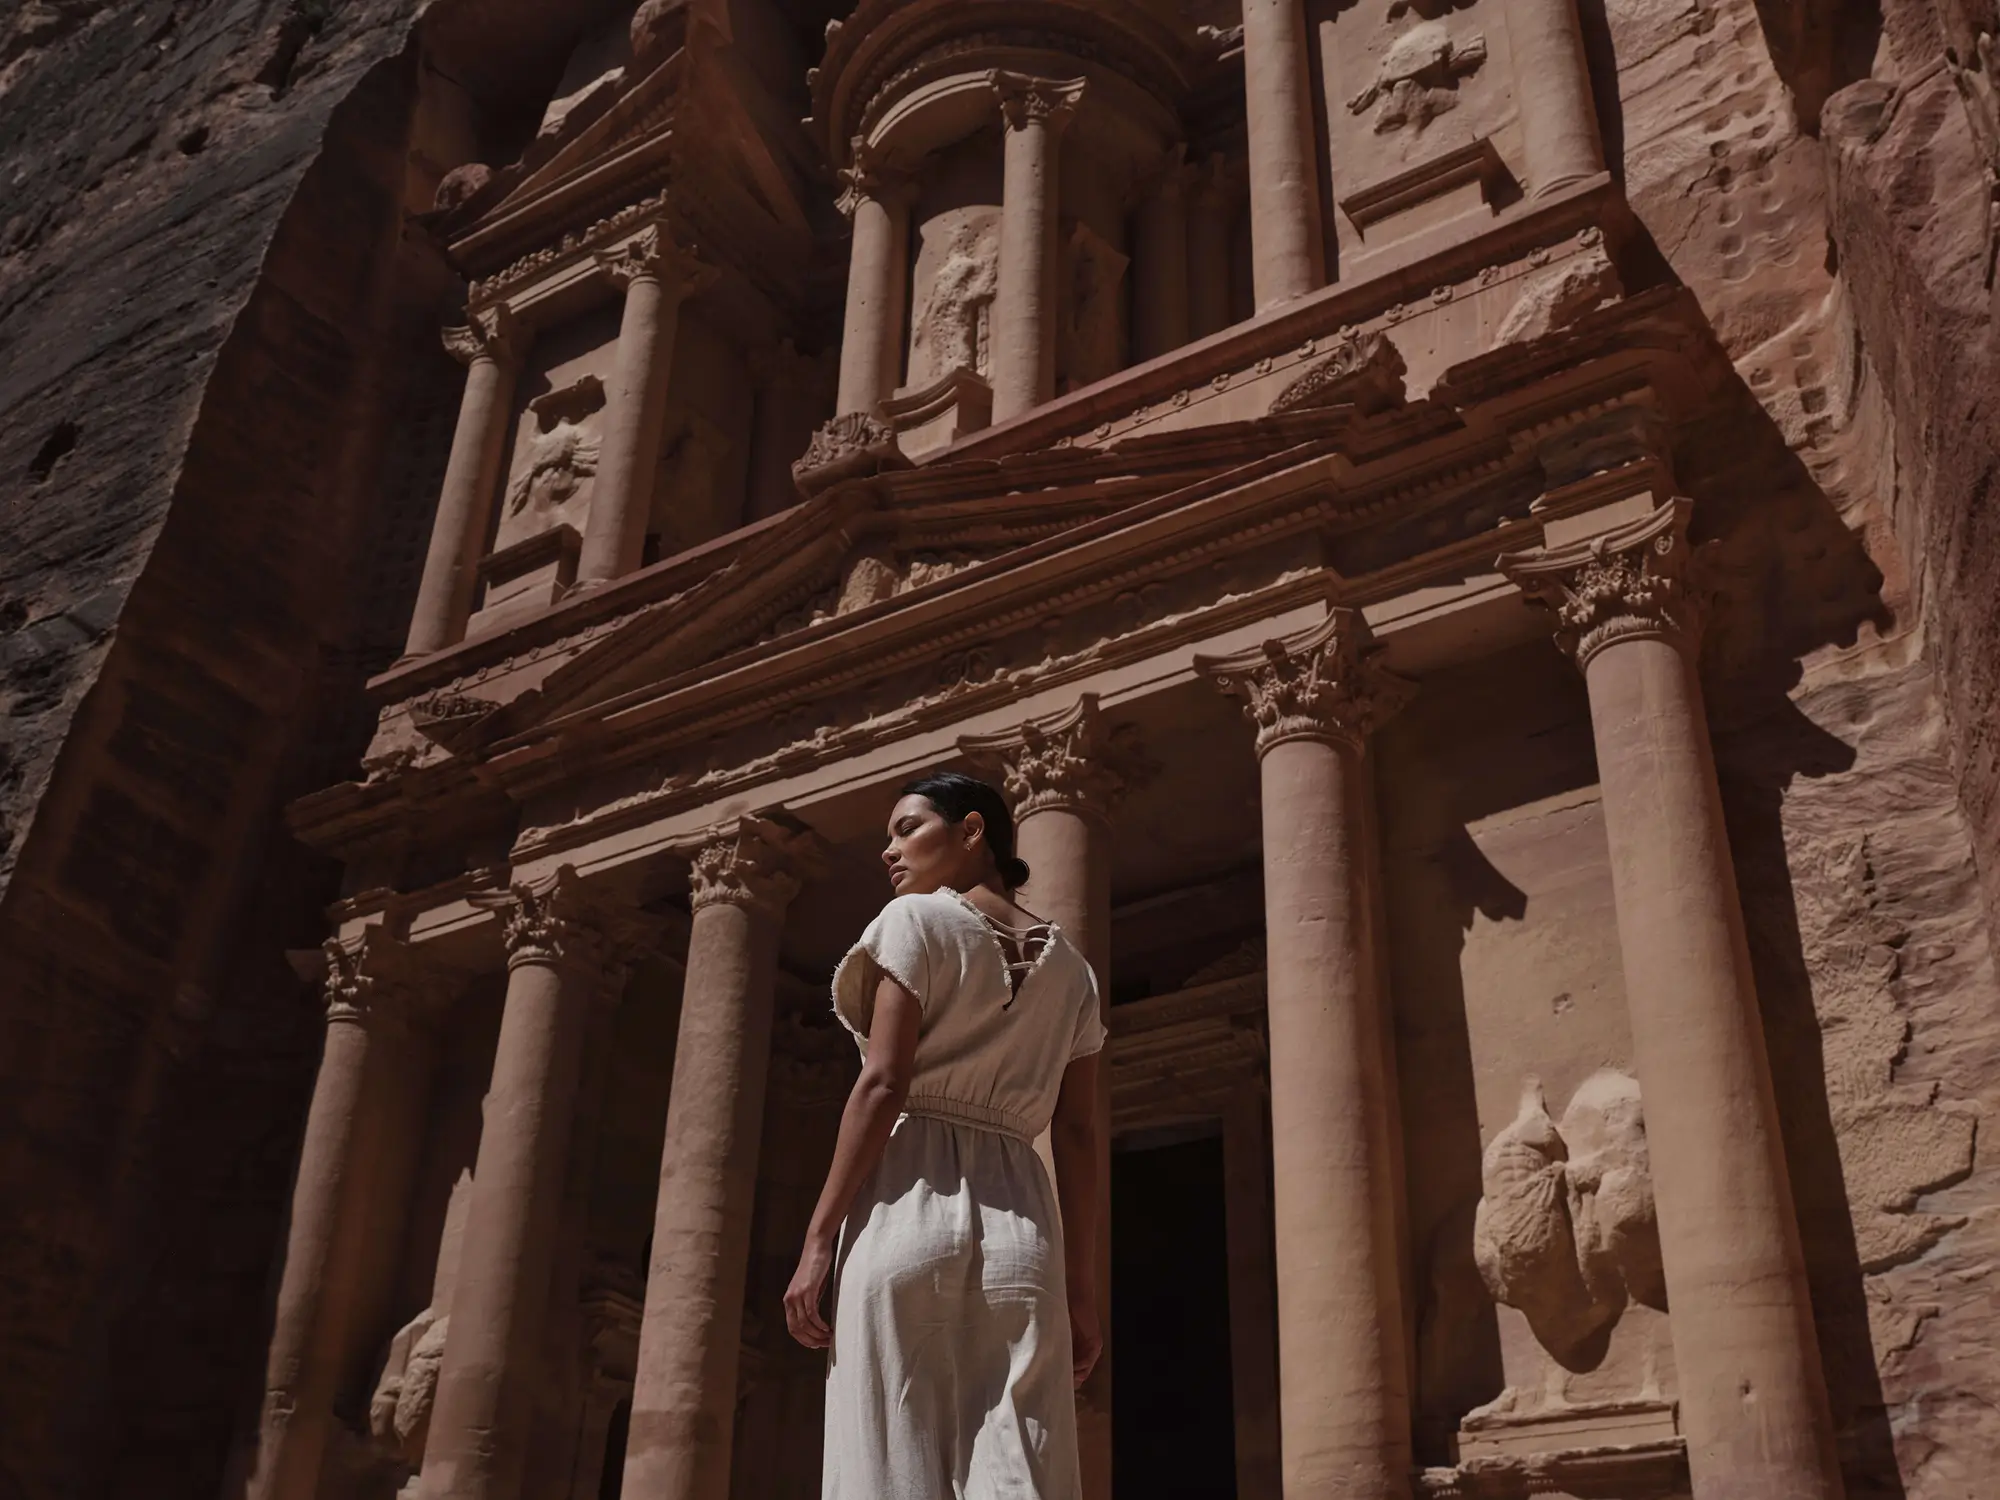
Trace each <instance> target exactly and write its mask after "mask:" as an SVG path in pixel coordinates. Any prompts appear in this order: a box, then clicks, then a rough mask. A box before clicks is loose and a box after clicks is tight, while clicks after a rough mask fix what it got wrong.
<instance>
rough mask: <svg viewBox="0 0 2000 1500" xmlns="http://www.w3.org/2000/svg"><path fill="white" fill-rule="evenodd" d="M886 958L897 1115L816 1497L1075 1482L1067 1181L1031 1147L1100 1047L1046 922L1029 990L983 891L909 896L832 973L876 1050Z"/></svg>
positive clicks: (840, 1332) (853, 1024)
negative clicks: (898, 1070) (1012, 974)
mask: <svg viewBox="0 0 2000 1500" xmlns="http://www.w3.org/2000/svg"><path fill="white" fill-rule="evenodd" d="M884 974H887V975H889V976H891V977H892V978H894V979H895V980H897V981H898V982H899V983H900V984H901V985H902V986H903V987H904V988H905V989H907V990H909V991H910V993H911V994H913V995H915V996H916V997H917V1000H918V1001H919V1002H920V1004H921V1005H922V1007H923V1019H922V1021H921V1023H920V1025H919V1029H918V1032H917V1054H916V1066H915V1073H914V1075H913V1077H912V1080H911V1084H910V1093H909V1097H908V1099H907V1101H906V1103H905V1106H904V1113H903V1114H902V1115H901V1116H900V1117H899V1118H898V1119H897V1121H896V1126H895V1130H894V1132H893V1133H892V1134H891V1135H890V1137H889V1143H888V1145H887V1147H886V1148H885V1149H884V1151H883V1153H882V1161H881V1164H880V1165H879V1166H877V1168H876V1169H875V1173H874V1175H873V1176H872V1177H871V1178H870V1179H869V1180H868V1181H867V1183H865V1184H864V1185H863V1187H862V1189H861V1191H860V1193H859V1194H858V1195H857V1196H856V1198H855V1201H854V1206H853V1207H852V1208H851V1209H849V1210H848V1214H847V1221H846V1223H845V1225H844V1226H843V1227H842V1230H841V1244H840V1252H839V1256H838V1259H837V1260H836V1263H835V1270H834V1277H835V1281H834V1303H833V1306H834V1311H833V1348H832V1351H831V1355H830V1358H829V1361H828V1366H827V1381H826V1459H825V1467H824V1469H823V1471H822V1481H821V1494H822V1496H823V1497H824V1500H1077V1497H1078V1495H1079V1490H1080V1483H1079V1480H1078V1476H1077V1455H1076V1405H1075V1396H1074V1394H1073V1392H1072V1388H1071V1384H1070V1365H1071V1357H1070V1336H1069V1307H1068V1302H1067V1299H1066V1297H1065V1295H1064V1290H1063V1248H1062V1227H1061V1223H1060V1221H1059V1220H1058V1218H1057V1214H1056V1196H1055V1189H1054V1187H1053V1185H1052V1184H1051V1183H1050V1181H1049V1175H1048V1173H1047V1172H1046V1171H1045V1170H1044V1169H1043V1167H1042V1162H1041V1158H1040V1157H1038V1156H1037V1155H1036V1154H1035V1151H1034V1147H1033V1142H1034V1139H1035V1137H1036V1136H1038V1135H1040V1134H1041V1132H1042V1131H1043V1130H1045V1129H1047V1128H1048V1124H1049V1120H1050V1118H1051V1116H1052V1115H1053V1114H1054V1112H1055V1105H1056V1095H1057V1093H1058V1091H1059V1090H1060V1088H1061V1085H1062V1075H1063V1070H1064V1069H1065V1068H1067V1067H1068V1066H1069V1064H1070V1062H1071V1061H1072V1060H1074V1059H1076V1058H1079V1057H1086V1056H1088V1055H1089V1054H1091V1053H1092V1052H1095V1051H1097V1050H1098V1049H1099V1048H1101V1047H1102V1046H1103V1045H1104V1023H1103V1022H1102V1021H1100V1020H1099V1019H1098V1014H1097V982H1096V979H1095V977H1094V976H1093V975H1092V974H1091V971H1090V965H1089V964H1088V963H1086V962H1085V961H1084V958H1083V955H1082V954H1080V953H1078V952H1077V950H1076V949H1075V948H1074V947H1072V946H1071V945H1070V943H1069V942H1068V941H1067V940H1066V939H1065V938H1064V937H1063V936H1062V934H1061V933H1060V932H1059V931H1057V930H1055V928H1054V927H1053V925H1051V926H1050V928H1049V936H1048V940H1047V941H1046V942H1044V943H1042V944H1041V946H1040V952H1039V953H1038V954H1036V955H1035V961H1034V963H1033V966H1032V967H1031V968H1030V969H1029V970H1028V971H1027V973H1026V976H1025V977H1024V978H1023V979H1022V981H1021V985H1020V989H1019V990H1018V992H1016V991H1014V990H1012V989H1011V988H1010V985H1009V981H1008V976H1007V954H1006V952H1005V950H1004V949H1003V948H1002V946H1001V944H1000V941H999V939H998V938H997V936H996V935H995V934H994V932H993V931H992V929H990V928H989V927H988V926H987V925H986V919H985V918H984V917H983V916H981V915H980V913H979V911H978V908H976V907H974V906H973V905H972V904H971V902H969V901H967V900H966V899H965V898H964V897H962V896H960V895H958V894H957V893H956V892H954V891H950V890H943V891H937V892H933V893H930V894H926V895H921V896H898V897H897V898H896V899H895V900H893V901H891V902H890V903H889V904H888V906H887V907H885V908H884V909H883V911H882V914H881V915H880V916H878V917H877V918H876V919H875V920H874V921H873V922H871V923H870V924H869V926H868V930H867V931H866V932H865V933H863V934H862V937H861V941H860V942H859V943H857V944H856V945H855V946H854V948H853V950H852V951H850V952H849V953H848V955H847V957H846V958H844V959H842V960H841V964H840V967H839V969H838V970H837V971H836V972H835V974H834V977H833V1005H834V1012H835V1014H836V1015H838V1016H839V1017H840V1019H841V1021H842V1022H843V1023H844V1024H845V1025H846V1026H847V1027H848V1029H849V1030H851V1031H852V1032H854V1034H855V1036H856V1038H857V1040H859V1041H860V1042H861V1043H862V1051H863V1053H864V1055H865V1054H866V1051H867V1045H866V1042H867V1035H868V1027H869V1023H870V1022H871V1021H872V1019H873V1015H874V1005H875V988H876V985H877V984H878V983H879V982H880V980H881V978H882V976H883V975H884Z"/></svg>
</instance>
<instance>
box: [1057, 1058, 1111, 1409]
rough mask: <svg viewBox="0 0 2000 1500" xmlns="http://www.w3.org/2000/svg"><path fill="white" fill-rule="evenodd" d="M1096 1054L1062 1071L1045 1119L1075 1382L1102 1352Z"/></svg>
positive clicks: (1086, 1375) (1080, 1379)
mask: <svg viewBox="0 0 2000 1500" xmlns="http://www.w3.org/2000/svg"><path fill="white" fill-rule="evenodd" d="M1097 1057H1098V1054H1096V1053H1092V1054H1091V1055H1090V1056H1088V1057H1079V1058H1078V1059H1077V1060H1076V1061H1075V1062H1073V1063H1071V1064H1070V1065H1069V1067H1068V1068H1066V1069H1065V1070H1064V1071H1063V1080H1062V1092H1061V1093H1060V1094H1058V1095H1057V1096H1056V1113H1055V1119H1054V1120H1052V1121H1051V1122H1050V1124H1049V1150H1050V1154H1052V1155H1053V1156H1054V1157H1055V1161H1056V1202H1057V1203H1058V1204H1059V1205H1060V1206H1061V1209H1062V1225H1063V1278H1064V1283H1065V1285H1066V1286H1067V1288H1068V1293H1069V1333H1070V1353H1071V1357H1072V1362H1073V1369H1072V1371H1071V1373H1072V1375H1073V1377H1074V1378H1075V1381H1076V1383H1077V1384H1078V1385H1082V1384H1083V1382H1084V1381H1085V1380H1086V1379H1087V1378H1088V1377H1089V1375H1090V1372H1091V1369H1092V1368H1093V1367H1094V1366H1095V1365H1096V1364H1097V1357H1098V1355H1100V1354H1101V1353H1103V1351H1104V1334H1103V1330H1102V1329H1101V1328H1100V1327H1099V1325H1098V1320H1097V1188H1098V1183H1097Z"/></svg>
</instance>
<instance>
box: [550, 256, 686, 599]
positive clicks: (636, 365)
mask: <svg viewBox="0 0 2000 1500" xmlns="http://www.w3.org/2000/svg"><path fill="white" fill-rule="evenodd" d="M598 264H599V265H600V266H602V267H603V269H604V273H605V274H606V275H607V276H609V277H610V278H611V280H612V281H613V282H615V283H616V284H617V285H618V286H620V287H622V288H623V289H624V292H625V310H624V315H623V317H622V318H621V319H620V320H619V324H618V353H617V358H616V361H615V363H614V364H613V366H612V371H611V380H610V383H609V385H608V386H607V388H606V390H605V393H604V442H603V446H602V448H601V450H600V452H599V456H598V461H597V483H596V487H595V488H594V489H593V490H592V491H591V499H590V519H589V520H588V521H587V522H586V523H585V526H584V533H583V551H582V554H581V555H580V556H579V557H578V559H577V565H576V580H577V583H578V585H579V586H580V587H584V588H593V587H600V586H602V585H604V584H606V583H609V582H611V581H612V580H613V579H615V578H623V577H624V576H625V575H626V574H627V573H630V572H632V571H633V570H634V569H636V568H637V567H638V566H639V559H640V558H641V557H642V556H643V555H644V553H645V548H646V520H647V518H648V516H649V515H650V514H651V511H652V506H653V479H654V476H655V473H656V472H657V470H658V469H659V466H660V429H661V427H662V425H663V424H664V423H665V421H666V409H667V382H668V380H669V378H670V377H671V376H672V374H673V369H674V334H675V332H676V330H677V327H678V325H679V321H680V308H681V302H682V300H683V299H684V298H686V297H687V295H688V294H689V293H690V292H692V291H694V290H695V289H696V288H697V287H698V286H699V285H700V284H701V282H702V281H703V280H704V279H706V277H707V276H708V274H709V273H708V271H707V268H705V267H703V266H702V265H701V263H700V262H699V261H697V260H695V258H694V257H693V256H691V255H689V254H688V253H687V252H686V251H684V250H682V249H681V248H680V247H679V246H678V245H676V244H675V243H674V241H673V236H672V235H671V234H670V233H668V231H667V230H666V229H665V228H664V227H662V226H660V225H652V226H650V227H648V228H646V229H644V230H641V231H640V232H639V234H638V235H636V236H635V237H633V238H632V239H630V240H628V241H626V242H625V243H624V244H623V245H620V246H619V247H618V248H617V249H616V250H607V251H604V252H601V253H600V254H599V256H598Z"/></svg>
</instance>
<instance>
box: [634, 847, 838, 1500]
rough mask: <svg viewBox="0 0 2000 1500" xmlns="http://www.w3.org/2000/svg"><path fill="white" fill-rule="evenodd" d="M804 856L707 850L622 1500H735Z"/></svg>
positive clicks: (700, 861) (700, 863)
mask: <svg viewBox="0 0 2000 1500" xmlns="http://www.w3.org/2000/svg"><path fill="white" fill-rule="evenodd" d="M799 843H800V841H799V840H798V839H797V838H794V837H791V836H788V835H786V834H785V833H784V832H783V831H782V830H779V829H777V828H775V827H773V826H772V825H769V824H763V823H759V822H756V821H753V820H748V819H746V820H744V821H743V822H742V823H741V824H739V825H737V826H736V827H735V828H732V829H730V830H728V831H726V832H723V833H721V834H720V835H718V836H717V837H716V838H714V839H713V840H711V841H710V842H708V843H706V844H704V845H703V846H702V847H701V849H700V850H699V851H698V852H697V853H696V855H695V859H694V872H693V877H694V878H693V903H692V904H693V907H694V925H693V930H692V932H691V933H690V936H689V940H688V964H687V984H686V988H685V991H684V993H683V996H682V1000H681V1022H680V1035H679V1040H678V1041H677V1042H676V1044H675V1048H674V1080H673V1092H672V1094H671V1095H670V1096H669V1102H668V1106H667V1133H666V1142H665V1145H664V1147H663V1148H662V1150H661V1153H660V1191H659V1197H658V1199H657V1200H656V1203H655V1206H654V1214H653V1255H652V1264H651V1266H650V1267H649V1269H648V1272H647V1276H646V1307H645V1313H644V1317H643V1320H642V1321H641V1323H640V1327H639V1355H638V1369H637V1374H636V1377H635V1379H634V1383H633V1388H632V1420H631V1427H630V1430H629V1435H628V1436H627V1438H626V1443H625V1477H624V1485H623V1489H622V1491H621V1493H622V1494H624V1495H625V1496H626V1497H628V1500H728V1496H729V1459H730V1443H731V1438H732V1434H733V1431H734V1426H735V1417H736V1377H737V1364H738V1359H739V1354H740V1347H741V1341H742V1332H743V1289H744V1282H745V1278H746V1277H747V1275H748V1269H749V1267H748V1262H749V1255H750V1218H751V1210H752V1208H753V1206H754V1200H755V1197H756V1186H757V1153H758V1147H759V1144H760V1138H761V1136H762V1133H763V1124H764V1092H765V1083H766V1080H767V1077H768V1074H769V1066H770V1052H771V1007H772V997H773V994H774V990H775V986H776V982H777V967H778V932H779V928H780V926H781V924H782V921H783V917H784V910H785V907H786V905H787V904H788V903H789V902H790V900H791V898H792V897H793V896H794V895H795V894H797V892H798V889H799V880H798V875H797V873H796V858H795V856H796V853H797V852H798V846H799Z"/></svg>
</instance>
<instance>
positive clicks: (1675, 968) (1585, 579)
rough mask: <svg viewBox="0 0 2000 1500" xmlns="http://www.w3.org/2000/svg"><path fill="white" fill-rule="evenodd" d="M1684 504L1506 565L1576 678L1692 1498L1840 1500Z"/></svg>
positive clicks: (1512, 557) (1514, 557)
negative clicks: (1712, 733) (1613, 915)
mask: <svg viewBox="0 0 2000 1500" xmlns="http://www.w3.org/2000/svg"><path fill="white" fill-rule="evenodd" d="M1690 509H1691V507H1690V505H1689V503H1688V502H1687V501H1685V500H1674V501H1669V502H1668V503H1667V504H1665V505H1662V506H1661V507H1660V508H1659V509H1658V510H1657V511H1655V512H1654V514H1653V516H1652V517H1651V518H1649V519H1647V520H1644V521H1641V522H1638V523H1634V524H1632V525H1628V526H1625V527H1621V528H1619V529H1618V530H1616V531H1614V532H1611V533H1608V534H1607V535H1606V536H1604V537H1600V538H1597V539H1596V540H1595V541H1594V542H1587V543H1579V544H1577V545H1575V546H1572V547H1568V548H1559V549H1553V550H1548V551H1543V552H1540V553H1516V554H1512V555H1510V556H1508V557H1506V558H1503V559H1501V566H1502V568H1503V570H1504V571H1506V572H1507V573H1508V575H1509V576H1510V577H1513V578H1514V579H1515V580H1516V581H1517V582H1519V583H1520V584H1521V586H1522V587H1523V588H1524V589H1526V590H1527V591H1529V593H1530V594H1531V595H1533V596H1535V597H1539V598H1541V599H1543V600H1544V601H1546V602H1548V603H1550V604H1551V605H1553V607H1554V608H1555V609H1556V611H1557V615H1558V620H1559V625H1560V634H1561V639H1562V641H1563V644H1564V645H1565V646H1566V647H1568V648H1569V649H1570V650H1571V651H1572V652H1573V653H1574V654H1575V656H1576V657H1577V659H1578V662H1579V663H1580V665H1581V666H1582V668H1583V673H1584V682H1585V685H1586V687H1587V689H1588V691H1589V695H1590V719H1591V730H1592V734H1593V737H1594V738H1595V740H1596V743H1597V771H1598V780H1599V784H1600V786H1601V789H1602V792H1603V797H1604V831H1605V837H1606V839H1607V841H1608V842H1609V844H1610V847H1611V887H1612V896H1613V899H1614V902H1615V904H1616V908H1617V914H1618V939H1619V945H1620V947H1621V949H1622V950H1623V957H1624V972H1625V1000H1626V1005H1627V1006H1628V1008H1629V1009H1630V1012H1631V1022H1632V1053H1633V1062H1634V1065H1635V1068H1636V1070H1637V1072H1638V1076H1639V1086H1640V1091H1641V1093H1642V1095H1643V1096H1644V1098H1645V1107H1646V1144H1647V1150H1648V1153H1649V1155H1650V1158H1651V1163H1652V1174H1653V1193H1654V1198H1655V1201H1656V1202H1657V1204H1658V1211H1659V1223H1660V1257H1661V1263H1662V1267H1663V1269H1664V1272H1665V1276H1666V1286H1667V1300H1668V1305H1669V1306H1670V1307H1671V1308H1672V1318H1673V1335H1674V1362H1675V1365H1676V1368H1677V1371H1678V1375H1679V1381H1680V1423H1681V1429H1682V1431H1683V1432H1684V1433H1685V1434H1686V1435H1687V1443H1688V1469H1689V1473H1690V1475H1691V1477H1692V1479H1693V1482H1694V1494H1695V1500H1838V1497H1839V1496H1840V1494H1841V1480H1840V1471H1839V1468H1838V1465H1837V1462H1836V1458H1835V1452H1834V1445H1833V1435H1832V1423H1831V1418H1830V1416H1829V1413H1828V1407H1827V1399H1826V1387H1825V1377H1824V1373H1823V1370H1822V1367H1821V1364H1820V1356H1819V1342H1818V1337H1817V1334H1816V1331H1815V1329H1814V1326H1813V1320H1812V1307H1811V1302H1810V1298H1809V1295H1808V1291H1807V1286H1806V1278H1805V1265H1804V1258H1803V1255H1802V1253H1801V1250H1800V1245H1799V1232H1798V1220H1797V1216H1796V1214H1795V1213H1794V1210H1793V1206H1792V1193H1791V1182H1790V1177H1789V1175H1788V1173H1787V1170H1786V1166H1785V1157H1784V1143H1783V1140H1782V1137H1781V1135H1780V1133H1779V1128H1778V1118H1777V1107H1776V1103H1775V1101H1774V1098H1773V1095H1772V1091H1771V1080H1770V1068H1769V1063H1768V1061H1767V1058H1766V1054H1765V1046H1764V1031H1763V1024H1762V1021H1761V1019H1760V1017H1759V1014H1758V1009H1757V995H1756V988H1755V983H1754V981H1753V979H1752V977H1751V971H1750V955H1749V945H1748V942H1747V940H1746V938H1745V934H1744V927H1743V912H1742V907H1741V905H1740V903H1739V901H1738V898H1737V891H1736V873H1735V868H1734V865H1733V863H1732V861H1731V858H1730V853H1729V840H1728V832H1727V829H1726V828H1725V826H1724V824H1723V818H1722V801H1721V795H1720V792H1719V790H1718V788H1717V785H1716V779H1715V764H1714V759H1713V752H1712V751H1711V749H1710V747H1709V739H1708V724H1707V719H1706V715H1705V713H1704V710H1703V706H1702V700H1701V689H1700V684H1699V681H1698V679H1697V678H1696V675H1695V671H1694V660H1693V656H1694V649H1695V641H1696V630H1697V618H1696V610H1695V606H1694V603H1693V601H1692V599H1691V597H1690V594H1691V588H1690V582H1691V581H1690V579H1689V578H1688V568H1689V548H1688V544H1687V541H1686V538H1685V530H1684V528H1685V525H1686V519H1687V515H1688V512H1689V510H1690Z"/></svg>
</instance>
